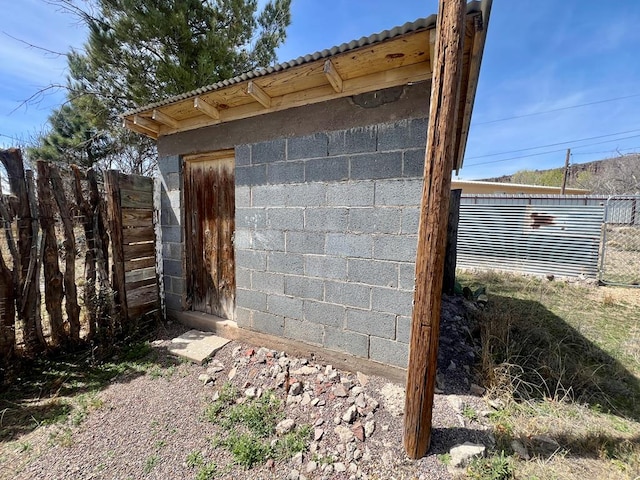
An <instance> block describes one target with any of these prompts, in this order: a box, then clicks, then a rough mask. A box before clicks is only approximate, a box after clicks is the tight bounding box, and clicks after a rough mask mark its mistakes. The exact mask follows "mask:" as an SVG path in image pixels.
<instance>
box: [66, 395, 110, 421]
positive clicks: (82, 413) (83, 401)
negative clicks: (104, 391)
mask: <svg viewBox="0 0 640 480" xmlns="http://www.w3.org/2000/svg"><path fill="white" fill-rule="evenodd" d="M75 402H76V407H75V408H74V409H73V413H72V415H71V423H72V424H73V425H74V426H78V425H80V424H81V423H82V422H83V421H84V420H85V419H86V418H87V415H88V414H89V412H90V411H91V410H95V409H98V408H101V407H102V405H103V401H102V399H100V398H99V397H98V395H97V393H96V392H90V393H83V394H81V395H78V396H77V397H76V398H75Z"/></svg>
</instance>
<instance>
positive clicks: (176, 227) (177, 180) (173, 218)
mask: <svg viewBox="0 0 640 480" xmlns="http://www.w3.org/2000/svg"><path fill="white" fill-rule="evenodd" d="M158 170H159V172H160V175H159V178H160V182H161V189H160V235H161V237H162V272H163V282H164V292H165V306H166V308H167V310H174V311H180V310H182V297H183V294H184V293H185V292H184V284H185V282H184V273H183V271H182V269H183V267H182V266H183V258H182V254H183V245H184V243H183V242H184V238H183V231H182V230H183V229H182V217H181V213H180V207H181V192H180V188H181V185H182V181H181V175H182V174H181V164H180V157H179V156H178V155H168V156H164V157H160V158H159V159H158Z"/></svg>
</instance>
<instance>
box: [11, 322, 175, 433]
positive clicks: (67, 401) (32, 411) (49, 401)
mask: <svg viewBox="0 0 640 480" xmlns="http://www.w3.org/2000/svg"><path fill="white" fill-rule="evenodd" d="M161 330H162V331H160V330H159V331H158V332H156V334H154V335H153V338H161V337H166V338H171V333H170V332H167V331H166V330H164V328H161ZM180 363H181V360H180V359H178V358H176V357H175V356H172V355H171V354H170V353H169V352H168V349H166V348H160V347H154V348H152V347H151V346H150V344H149V343H148V342H147V341H144V340H140V341H136V342H133V343H131V344H128V345H122V346H120V347H116V348H114V351H113V353H112V354H110V355H109V357H107V358H105V359H104V360H102V361H96V360H95V359H94V358H92V355H91V352H90V351H81V352H76V353H72V354H64V355H57V356H50V357H46V356H43V357H40V358H37V359H35V360H31V361H24V362H23V363H22V364H20V365H18V366H17V372H18V376H17V377H16V378H15V380H14V381H13V382H12V383H11V384H10V385H8V386H5V387H3V388H2V389H1V390H0V443H2V442H9V441H12V440H16V439H17V438H19V437H20V436H22V435H24V434H27V433H29V432H31V431H33V430H35V429H36V428H38V427H40V426H43V425H51V424H56V423H61V422H64V421H66V420H67V418H68V417H69V415H71V414H72V411H73V408H74V401H76V400H74V399H76V397H77V396H78V395H82V394H88V395H91V394H92V393H95V392H98V391H100V390H102V389H104V388H106V387H107V386H108V385H110V384H111V383H113V382H118V383H124V382H130V381H132V380H133V379H135V378H137V377H139V376H142V375H145V374H147V373H150V374H152V375H153V374H158V375H160V374H161V372H162V371H163V369H166V368H170V367H172V366H176V365H178V364H180Z"/></svg>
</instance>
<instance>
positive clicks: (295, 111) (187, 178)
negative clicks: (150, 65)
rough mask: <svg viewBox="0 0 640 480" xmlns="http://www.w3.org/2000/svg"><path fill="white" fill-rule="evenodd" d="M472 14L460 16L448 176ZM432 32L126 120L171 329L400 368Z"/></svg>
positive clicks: (467, 84)
mask: <svg viewBox="0 0 640 480" xmlns="http://www.w3.org/2000/svg"><path fill="white" fill-rule="evenodd" d="M486 7H487V5H486V4H485V3H484V2H471V3H469V4H468V6H467V16H466V30H465V31H466V34H465V41H464V52H465V55H464V71H463V76H462V77H463V78H462V84H461V86H460V94H459V112H458V115H457V124H458V125H457V140H456V141H457V150H456V151H457V152H458V154H457V158H456V162H455V164H456V168H460V166H461V163H462V155H463V151H464V145H465V142H466V138H467V132H468V128H469V123H470V118H471V109H472V106H473V100H474V96H475V90H476V85H477V79H478V73H479V69H480V61H481V56H482V51H483V46H484V39H485V36H486V20H487V16H486V12H485V11H484V9H485V8H486ZM435 21H436V17H435V15H432V16H430V17H428V18H423V19H419V20H417V21H415V22H412V23H407V24H405V25H403V26H401V27H396V28H394V29H392V30H387V31H384V32H381V33H379V34H376V35H371V36H369V37H366V38H361V39H360V40H354V41H352V42H350V43H345V44H342V45H340V46H337V47H333V48H331V49H329V50H323V51H321V52H317V53H314V54H311V55H307V56H305V57H300V58H298V59H295V60H293V61H290V62H286V63H282V64H279V65H276V66H274V67H269V68H267V69H264V70H258V71H254V72H250V73H247V74H243V75H240V76H239V77H236V78H232V79H230V80H225V81H223V82H220V83H217V84H215V85H210V86H206V87H203V88H200V89H198V90H195V91H192V92H188V93H185V94H183V95H179V96H176V97H173V98H168V99H166V100H164V101H161V102H158V103H155V104H152V105H148V106H145V107H142V108H139V109H137V110H134V111H131V112H128V113H127V114H125V116H124V118H125V124H126V125H127V126H128V127H129V128H130V129H132V130H134V131H137V132H139V133H142V134H145V135H148V136H151V137H153V138H156V139H157V145H158V155H159V159H158V164H159V175H160V183H161V205H160V208H161V210H160V212H161V214H160V222H161V239H162V240H161V241H162V275H163V280H164V292H165V302H166V311H167V315H168V316H169V317H170V318H175V319H178V320H180V321H182V322H184V323H186V324H188V325H191V326H195V327H197V328H201V329H207V330H212V331H218V332H221V333H222V335H225V333H226V334H228V335H232V336H235V337H236V338H238V337H239V338H246V339H251V338H254V339H256V338H257V339H258V341H260V342H262V343H264V344H267V345H271V346H272V347H274V348H277V347H282V348H289V347H291V348H293V347H295V348H297V349H299V350H302V351H307V352H324V353H326V354H329V355H330V354H331V353H330V352H334V355H335V354H336V353H335V352H337V355H338V356H342V357H343V358H345V359H352V360H354V361H357V359H358V358H359V359H366V360H372V361H375V362H381V363H383V364H387V365H392V366H397V367H403V368H404V367H406V364H407V358H408V343H409V331H410V322H411V312H412V301H413V288H414V270H415V255H416V247H417V230H418V207H419V204H420V199H421V189H422V176H423V168H424V156H425V139H426V131H427V123H428V122H427V121H428V114H429V96H430V85H431V84H430V79H431V77H432V71H431V70H432V69H431V58H433V47H434V45H435V38H436V36H435V33H436V32H435Z"/></svg>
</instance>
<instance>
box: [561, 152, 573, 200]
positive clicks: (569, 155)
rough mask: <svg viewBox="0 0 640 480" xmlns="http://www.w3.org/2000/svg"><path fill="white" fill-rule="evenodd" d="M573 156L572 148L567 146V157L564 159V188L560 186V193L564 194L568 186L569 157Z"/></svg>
mask: <svg viewBox="0 0 640 480" xmlns="http://www.w3.org/2000/svg"><path fill="white" fill-rule="evenodd" d="M570 158H571V149H570V148H567V157H566V158H565V159H564V175H563V176H562V188H560V195H564V191H565V189H566V188H567V177H568V176H569V159H570Z"/></svg>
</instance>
